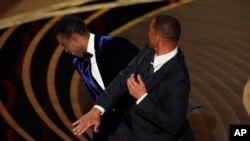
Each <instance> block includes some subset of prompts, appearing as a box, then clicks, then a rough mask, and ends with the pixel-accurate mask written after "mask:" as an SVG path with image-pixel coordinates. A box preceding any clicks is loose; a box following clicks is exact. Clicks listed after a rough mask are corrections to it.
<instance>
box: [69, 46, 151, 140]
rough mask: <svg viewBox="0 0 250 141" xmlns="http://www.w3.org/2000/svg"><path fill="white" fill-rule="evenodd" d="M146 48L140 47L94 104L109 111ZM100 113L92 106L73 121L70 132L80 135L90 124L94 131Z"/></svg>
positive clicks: (124, 88)
mask: <svg viewBox="0 0 250 141" xmlns="http://www.w3.org/2000/svg"><path fill="white" fill-rule="evenodd" d="M147 48H148V47H145V48H144V49H142V51H140V52H139V54H138V55H137V56H136V57H135V58H133V60H132V61H131V62H130V63H129V64H128V65H127V67H126V68H125V69H124V70H122V71H121V72H120V73H119V74H118V75H117V77H116V78H115V79H114V80H113V81H112V82H111V84H110V85H109V86H108V87H107V88H106V89H105V91H104V92H103V93H102V94H101V95H100V97H99V98H98V99H97V101H96V103H95V104H96V105H98V106H101V107H102V108H103V109H104V110H106V111H109V110H110V108H111V107H112V105H113V104H114V103H115V102H116V101H117V99H119V97H121V96H122V95H123V94H125V92H127V90H128V89H127V85H126V82H127V79H128V77H129V76H130V75H131V74H133V73H136V71H137V70H136V68H137V63H138V60H140V58H141V56H142V54H144V53H145V50H147ZM101 114H102V112H101V111H100V110H99V109H97V108H95V107H93V108H92V109H91V110H90V111H89V112H88V113H86V114H85V115H83V116H82V117H81V118H80V119H79V120H77V121H76V122H74V123H73V126H75V127H74V128H73V130H72V132H73V133H74V134H75V135H81V134H82V133H84V132H85V131H86V130H87V129H88V128H90V127H91V126H94V130H95V131H96V130H97V129H98V127H99V125H100V116H101Z"/></svg>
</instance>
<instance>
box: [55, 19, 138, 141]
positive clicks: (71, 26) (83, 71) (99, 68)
mask: <svg viewBox="0 0 250 141" xmlns="http://www.w3.org/2000/svg"><path fill="white" fill-rule="evenodd" d="M54 33H55V35H56V39H57V41H58V42H59V44H60V45H61V46H63V47H64V49H65V52H68V53H70V54H72V55H74V56H75V57H74V59H73V66H74V68H75V69H76V70H77V71H78V73H79V74H80V75H81V77H82V79H83V81H84V83H85V85H86V88H87V90H88V92H89V95H90V98H91V99H92V100H93V101H94V102H95V101H96V99H98V97H99V96H100V94H101V93H102V92H103V90H104V89H105V88H106V87H107V86H108V85H109V84H110V83H111V82H112V80H113V79H114V78H115V76H116V75H117V74H118V73H119V72H120V71H121V70H123V69H124V68H125V67H126V66H127V64H128V63H129V62H130V61H131V60H132V58H133V57H134V56H136V55H137V53H138V52H139V49H138V48H137V47H136V46H135V45H133V44H131V43H130V42H129V41H128V40H127V39H124V38H121V37H115V36H107V35H106V36H104V35H97V34H93V33H90V32H89V31H88V29H87V27H86V25H85V24H84V22H83V20H82V19H81V18H80V17H78V16H74V15H67V16H64V17H63V18H62V19H60V20H59V21H58V23H57V24H56V25H55V28H54ZM127 100H128V95H124V96H122V97H120V99H119V100H118V101H117V102H116V103H115V104H114V105H113V106H112V110H110V111H109V112H107V113H105V114H104V115H103V116H102V119H101V120H102V124H101V125H100V128H99V129H98V131H96V132H93V141H107V140H109V141H120V140H123V139H126V140H130V139H129V138H126V137H124V132H123V128H124V127H125V125H124V124H125V123H123V119H124V109H125V107H126V103H127ZM119 134H121V135H119Z"/></svg>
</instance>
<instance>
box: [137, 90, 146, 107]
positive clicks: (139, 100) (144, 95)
mask: <svg viewBox="0 0 250 141" xmlns="http://www.w3.org/2000/svg"><path fill="white" fill-rule="evenodd" d="M147 95H148V93H145V94H143V95H142V96H141V97H140V98H139V99H137V101H136V104H137V105H138V104H139V103H140V102H141V101H142V100H143V99H144V98H145V97H146V96H147Z"/></svg>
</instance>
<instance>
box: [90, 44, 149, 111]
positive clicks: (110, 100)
mask: <svg viewBox="0 0 250 141" xmlns="http://www.w3.org/2000/svg"><path fill="white" fill-rule="evenodd" d="M146 50H147V48H146V47H145V48H144V49H142V50H141V51H140V52H139V53H138V55H136V56H135V57H134V58H133V59H132V61H131V62H130V63H129V64H128V65H127V67H126V68H125V69H123V70H122V71H121V72H120V73H119V74H118V75H117V76H116V77H115V79H114V80H113V81H112V82H111V83H110V85H109V86H108V87H107V88H106V89H105V91H104V92H103V93H102V94H101V95H100V97H99V98H98V99H97V101H96V103H95V104H96V105H99V106H101V107H103V108H104V109H105V110H106V111H109V110H110V108H111V107H112V105H113V104H114V103H115V102H116V101H117V100H118V99H119V98H120V97H121V96H122V95H123V94H127V92H128V89H127V79H128V77H129V76H130V75H131V74H133V73H136V71H137V63H138V60H140V58H141V56H142V54H144V53H145V51H146Z"/></svg>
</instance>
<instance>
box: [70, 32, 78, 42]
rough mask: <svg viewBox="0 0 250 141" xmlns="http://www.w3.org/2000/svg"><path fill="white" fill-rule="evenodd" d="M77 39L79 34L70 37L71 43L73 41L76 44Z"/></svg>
mask: <svg viewBox="0 0 250 141" xmlns="http://www.w3.org/2000/svg"><path fill="white" fill-rule="evenodd" d="M78 38H79V34H76V33H73V34H72V35H71V39H72V40H73V41H75V42H78Z"/></svg>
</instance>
